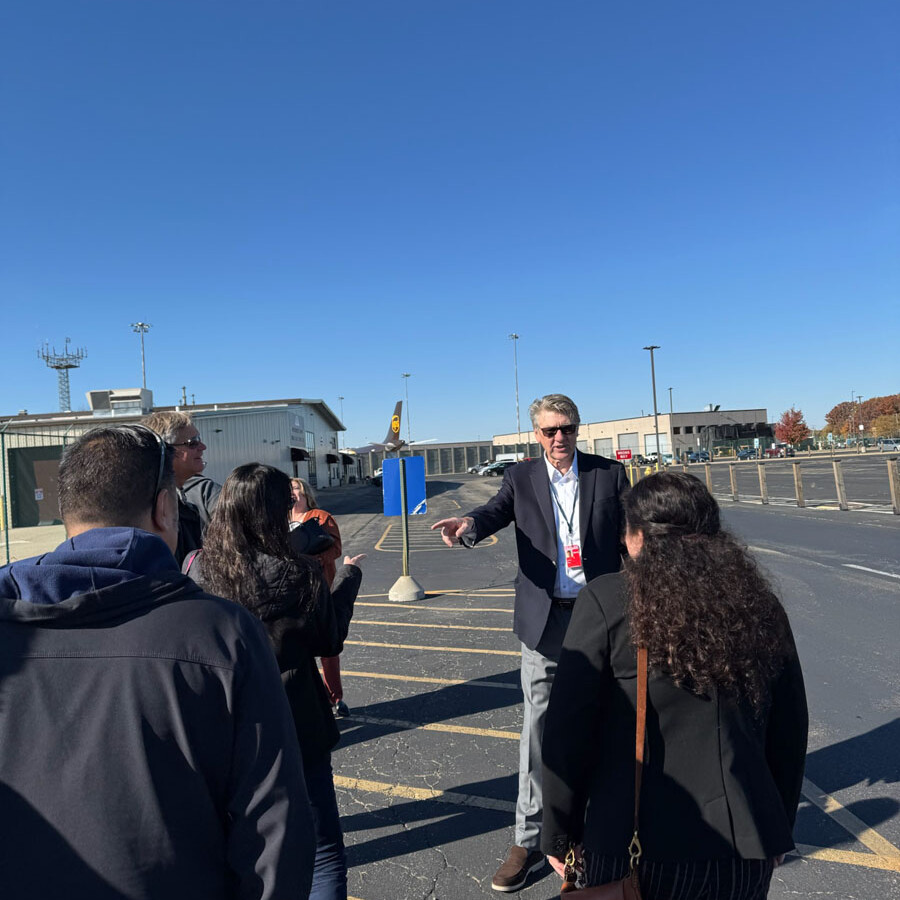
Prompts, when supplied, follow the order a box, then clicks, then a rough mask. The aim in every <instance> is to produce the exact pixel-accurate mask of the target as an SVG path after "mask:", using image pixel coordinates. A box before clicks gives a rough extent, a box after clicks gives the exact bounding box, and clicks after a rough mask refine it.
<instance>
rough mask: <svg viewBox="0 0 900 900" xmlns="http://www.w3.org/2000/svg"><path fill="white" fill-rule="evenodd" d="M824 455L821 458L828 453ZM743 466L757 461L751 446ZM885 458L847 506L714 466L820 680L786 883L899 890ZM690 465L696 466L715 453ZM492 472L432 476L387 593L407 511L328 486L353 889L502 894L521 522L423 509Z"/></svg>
mask: <svg viewBox="0 0 900 900" xmlns="http://www.w3.org/2000/svg"><path fill="white" fill-rule="evenodd" d="M804 465H805V463H804ZM814 465H815V466H818V467H820V468H822V470H823V471H825V472H826V473H827V471H828V470H829V469H830V466H831V463H830V460H815V459H813V461H812V462H811V463H810V469H812V467H813V466H814ZM740 466H741V467H742V468H744V469H745V471H746V472H747V473H748V477H750V476H753V475H754V474H755V463H753V462H752V461H751V462H748V463H741V464H740ZM767 466H769V467H770V469H769V470H770V471H774V470H775V468H776V466H783V467H786V468H785V477H786V478H788V479H791V480H792V475H791V473H790V460H782V461H777V463H767ZM884 466H885V462H884V460H883V459H882V458H879V457H874V458H872V459H868V460H866V461H865V462H862V463H861V468H859V469H857V470H856V471H855V473H854V474H852V475H851V476H850V477H849V478H848V493H850V490H851V485H852V486H853V490H854V491H857V490H859V491H862V490H863V489H865V487H866V484H867V479H869V480H870V482H869V483H870V486H874V489H875V490H876V491H877V492H878V493H875V494H873V495H872V497H871V498H870V499H873V500H875V501H879V502H880V506H878V507H877V508H876V507H875V506H872V505H870V506H869V507H866V508H863V507H860V508H854V509H851V511H849V512H840V511H837V510H836V508H835V507H834V506H833V505H829V504H827V503H823V504H822V505H821V506H819V507H817V508H815V509H796V507H795V506H794V507H792V506H791V504H790V503H789V502H784V503H780V504H779V503H775V504H773V505H771V506H769V507H764V506H762V505H760V504H759V502H758V500H754V499H753V498H751V497H750V495H749V490H748V492H747V495H746V497H745V498H743V499H742V502H740V503H736V504H735V503H732V502H730V501H728V500H727V498H726V496H724V494H723V491H724V492H725V494H727V487H728V466H727V465H721V464H718V465H714V466H713V467H712V468H713V470H714V477H715V479H716V481H715V485H714V486H715V488H716V493H717V494H719V497H720V502H721V504H722V507H723V510H724V515H725V519H726V522H727V523H728V525H729V527H731V528H732V529H733V530H735V531H736V532H737V533H738V534H739V536H740V537H741V538H742V539H743V540H744V541H745V542H746V543H747V544H748V545H750V547H751V549H752V550H753V551H754V552H755V553H757V555H758V556H759V558H760V560H761V561H762V562H763V563H764V565H765V567H766V568H767V570H768V571H769V572H770V574H771V577H772V578H773V580H774V581H775V583H776V585H777V587H778V589H779V591H780V593H781V595H782V596H783V598H784V601H785V605H786V608H787V609H788V613H789V615H790V617H791V620H792V622H793V624H794V630H795V634H796V637H797V642H798V648H799V649H800V653H801V659H802V661H803V665H804V671H805V677H806V681H807V693H808V696H809V704H810V716H811V731H810V755H809V757H808V765H807V778H808V780H807V783H806V785H805V789H804V798H803V802H802V805H801V808H800V811H799V814H798V821H797V828H796V831H795V839H796V841H797V844H798V847H799V852H798V853H796V854H793V855H792V856H790V857H789V858H788V861H787V864H786V865H785V866H784V867H782V868H781V869H779V870H777V872H776V874H775V878H774V880H773V886H772V890H771V892H770V897H772V898H777V900H787V898H793V897H797V896H801V897H813V896H830V897H837V898H844V900H857V898H858V900H872V898H889V897H900V849H898V848H900V755H898V754H897V749H896V748H897V746H900V715H898V712H900V653H898V649H897V634H900V563H898V553H897V548H898V547H900V516H893V515H890V514H889V507H887V508H885V502H884V501H885V500H886V498H887V497H888V496H889V495H888V493H887V485H886V482H881V481H879V480H878V479H879V477H880V476H879V472H882V471H883V470H884ZM849 469H850V466H849V465H848V470H849ZM691 470H692V471H693V472H694V473H695V474H697V475H698V476H700V477H703V466H692V467H691ZM720 479H722V480H721V485H722V490H719V484H720ZM774 482H775V478H773V483H774ZM499 486H500V481H499V479H493V478H479V477H477V476H469V475H465V476H456V477H450V476H448V477H446V478H443V479H441V478H437V479H430V480H429V481H428V511H427V514H426V515H424V516H417V517H414V518H413V519H412V520H411V522H410V538H411V555H410V568H411V572H412V574H413V576H414V577H416V578H417V579H418V580H419V581H420V583H421V584H422V585H423V587H424V588H425V590H426V591H427V595H426V597H425V599H424V600H422V601H419V602H415V603H408V604H397V603H392V602H390V601H389V600H388V596H387V594H388V591H389V590H390V587H391V585H392V584H393V582H394V581H395V580H396V578H397V577H398V576H399V574H400V571H401V568H400V566H401V562H400V560H401V553H400V550H401V540H400V524H399V520H398V519H387V518H385V517H384V516H383V515H382V514H381V512H382V504H381V492H380V490H379V489H377V488H375V487H372V486H366V485H352V486H348V487H346V488H340V489H333V490H323V491H322V492H321V493H320V502H321V504H322V506H323V507H324V508H326V509H328V510H329V511H330V512H332V513H334V514H335V515H336V517H337V519H338V522H339V524H340V527H341V531H342V535H343V539H344V547H345V551H346V552H348V553H351V554H352V553H360V552H365V553H367V554H368V558H367V559H366V560H365V561H364V563H363V571H364V579H363V585H362V589H361V594H360V597H359V600H358V602H357V605H356V612H355V616H354V620H353V623H352V625H351V631H350V635H349V639H348V641H347V645H346V648H345V651H344V653H343V655H342V668H343V680H344V692H345V700H346V702H347V704H348V705H349V707H350V709H351V717H350V718H349V719H345V720H341V721H340V727H341V731H342V742H341V744H340V746H339V748H338V749H337V751H336V752H335V754H334V760H333V761H334V771H335V782H336V785H337V790H338V799H339V804H340V808H341V813H342V817H343V825H344V829H345V835H346V841H347V846H348V858H349V863H350V873H349V881H350V896H351V897H352V898H356V900H398V898H400V900H418V898H438V900H470V898H473V900H474V898H484V897H489V896H497V895H496V894H495V893H494V892H493V891H491V888H490V879H491V876H492V875H493V873H494V871H495V870H496V868H497V866H498V865H499V863H500V862H501V861H502V859H503V857H504V856H505V853H506V849H507V847H508V845H509V843H510V842H511V840H512V831H513V828H512V823H513V809H514V803H515V796H516V773H517V740H518V733H519V729H520V726H521V692H520V689H519V685H518V669H519V646H518V643H517V641H516V639H515V637H514V635H513V634H512V631H511V622H512V608H513V579H514V578H515V574H516V558H515V547H514V540H513V533H512V530H511V529H506V530H505V531H503V532H501V533H499V534H498V535H496V536H495V537H494V538H492V539H490V540H488V541H485V542H484V544H483V545H480V546H479V547H477V548H475V549H473V550H465V549H464V548H461V547H457V548H453V549H450V548H447V547H445V546H444V544H443V543H442V542H441V541H440V538H439V537H438V536H437V534H435V533H433V532H431V531H430V530H429V526H430V525H431V523H433V522H435V521H437V520H438V519H440V518H443V517H445V516H448V515H453V514H459V513H461V512H465V511H467V510H468V509H470V508H472V507H473V506H475V505H478V504H479V503H481V502H483V501H484V500H485V499H487V498H488V497H489V496H490V495H491V494H493V493H494V492H495V491H496V490H497V489H498V488H499ZM747 501H749V502H747ZM886 513H887V514H886ZM9 537H10V541H11V546H10V549H11V551H12V553H13V556H14V557H15V558H21V557H24V556H30V555H34V554H36V553H40V552H43V551H45V550H47V549H50V548H52V547H54V546H56V544H58V543H59V542H60V541H61V540H62V539H63V537H64V535H63V531H62V527H61V526H49V527H45V528H35V529H16V530H14V531H13V532H11V533H10V535H9ZM558 890H559V881H558V879H557V878H556V876H555V875H554V874H553V873H552V872H551V870H550V869H549V867H546V868H545V869H544V871H543V872H542V873H539V874H538V876H537V877H533V878H532V879H531V880H530V881H529V882H528V884H527V886H526V888H525V889H524V890H523V891H521V892H519V896H522V897H523V898H531V900H548V898H551V897H557V896H558Z"/></svg>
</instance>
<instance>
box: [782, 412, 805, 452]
mask: <svg viewBox="0 0 900 900" xmlns="http://www.w3.org/2000/svg"><path fill="white" fill-rule="evenodd" d="M808 437H809V426H808V425H807V424H806V422H804V421H803V412H802V410H799V409H794V407H793V406H792V407H791V408H790V409H786V410H785V411H784V412H783V413H782V414H781V418H780V419H779V420H778V422H777V423H776V424H775V438H776V440H778V441H780V442H781V443H783V444H791V445H794V444H799V443H800V441H805V440H806V439H807V438H808Z"/></svg>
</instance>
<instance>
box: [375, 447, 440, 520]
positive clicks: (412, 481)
mask: <svg viewBox="0 0 900 900" xmlns="http://www.w3.org/2000/svg"><path fill="white" fill-rule="evenodd" d="M403 467H404V468H405V469H406V506H407V511H408V513H409V515H411V516H424V515H425V513H427V512H428V504H427V503H426V502H425V457H424V456H407V457H404V459H403ZM381 486H382V493H383V494H384V514H385V515H386V516H401V515H403V510H402V509H401V507H400V460H399V459H386V460H385V461H384V463H383V464H382V469H381Z"/></svg>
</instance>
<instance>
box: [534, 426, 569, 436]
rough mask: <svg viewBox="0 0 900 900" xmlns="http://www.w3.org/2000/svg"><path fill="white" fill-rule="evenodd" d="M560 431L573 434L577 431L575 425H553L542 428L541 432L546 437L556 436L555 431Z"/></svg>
mask: <svg viewBox="0 0 900 900" xmlns="http://www.w3.org/2000/svg"><path fill="white" fill-rule="evenodd" d="M557 431H561V432H562V433H563V434H575V432H576V431H578V426H577V425H554V426H553V427H552V428H542V429H541V434H542V435H543V436H544V437H546V438H552V437H555V436H556V432H557Z"/></svg>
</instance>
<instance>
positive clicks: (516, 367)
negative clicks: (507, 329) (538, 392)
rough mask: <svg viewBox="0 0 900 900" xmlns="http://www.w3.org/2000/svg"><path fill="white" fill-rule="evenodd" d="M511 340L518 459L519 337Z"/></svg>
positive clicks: (520, 435) (513, 335)
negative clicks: (514, 378) (514, 379)
mask: <svg viewBox="0 0 900 900" xmlns="http://www.w3.org/2000/svg"><path fill="white" fill-rule="evenodd" d="M509 339H510V340H511V341H512V342H513V371H514V373H515V377H516V458H517V459H518V456H519V444H521V443H522V425H521V423H520V420H519V335H517V334H516V333H515V332H513V333H512V334H511V335H510V336H509Z"/></svg>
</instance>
